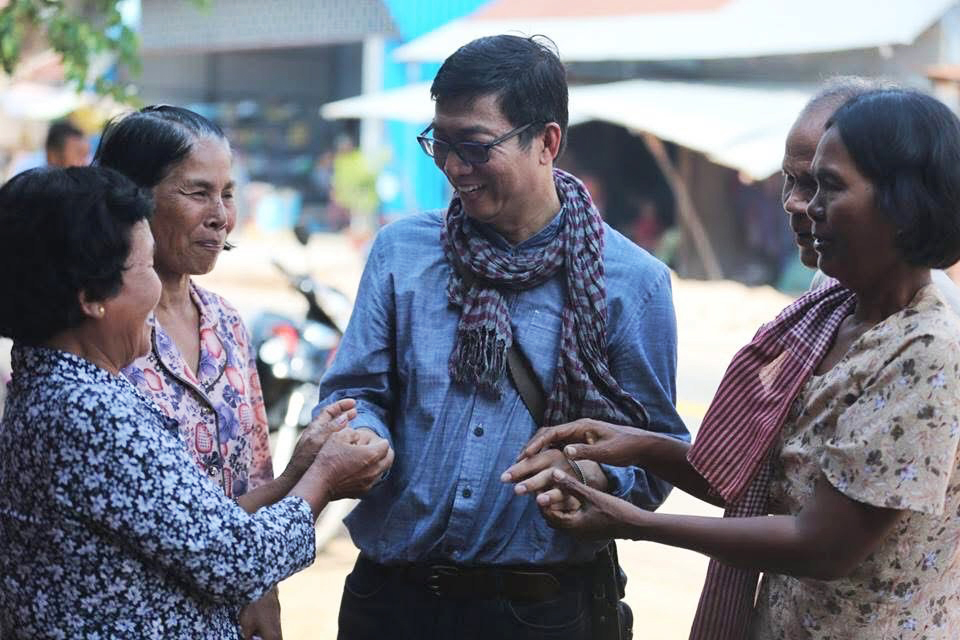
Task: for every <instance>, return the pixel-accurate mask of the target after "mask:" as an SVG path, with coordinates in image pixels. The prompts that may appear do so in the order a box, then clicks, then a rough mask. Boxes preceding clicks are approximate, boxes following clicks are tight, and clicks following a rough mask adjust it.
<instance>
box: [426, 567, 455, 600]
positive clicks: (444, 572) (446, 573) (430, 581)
mask: <svg viewBox="0 0 960 640" xmlns="http://www.w3.org/2000/svg"><path fill="white" fill-rule="evenodd" d="M459 575H460V569H459V568H458V567H454V566H451V565H445V564H438V565H434V566H432V567H430V575H428V576H427V579H426V585H427V590H428V591H430V593H432V594H433V595H434V596H436V597H438V598H439V597H441V596H442V595H443V585H442V584H441V583H440V581H441V580H443V579H444V578H452V577H456V576H459Z"/></svg>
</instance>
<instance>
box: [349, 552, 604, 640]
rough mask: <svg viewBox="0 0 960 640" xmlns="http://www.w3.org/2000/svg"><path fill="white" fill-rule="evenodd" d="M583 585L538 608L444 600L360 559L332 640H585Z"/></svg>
mask: <svg viewBox="0 0 960 640" xmlns="http://www.w3.org/2000/svg"><path fill="white" fill-rule="evenodd" d="M589 594H590V589H589V585H588V584H587V581H586V580H574V581H572V582H571V583H568V584H565V585H563V588H562V589H561V591H560V593H559V595H558V596H557V597H556V598H553V599H551V600H546V601H541V602H529V601H513V600H509V599H506V598H490V599H470V598H446V597H442V596H440V597H438V596H435V595H434V594H432V593H431V592H430V591H429V590H428V589H427V588H425V587H424V586H422V585H418V584H412V583H411V582H410V581H408V580H406V579H404V577H403V576H402V575H399V574H398V573H396V572H391V571H387V570H384V568H383V567H380V566H379V565H376V564H374V563H372V562H370V561H368V560H365V559H363V558H360V559H358V560H357V564H356V565H355V566H354V568H353V571H352V572H351V573H350V575H349V576H347V580H346V583H345V584H344V589H343V599H342V600H341V601H340V618H339V626H340V632H339V635H338V636H337V638H338V640H384V639H386V638H389V639H390V640H450V639H451V638H456V639H457V640H473V639H477V640H481V639H482V640H489V639H491V638H505V639H512V638H517V639H520V640H590V609H589V606H588V605H589Z"/></svg>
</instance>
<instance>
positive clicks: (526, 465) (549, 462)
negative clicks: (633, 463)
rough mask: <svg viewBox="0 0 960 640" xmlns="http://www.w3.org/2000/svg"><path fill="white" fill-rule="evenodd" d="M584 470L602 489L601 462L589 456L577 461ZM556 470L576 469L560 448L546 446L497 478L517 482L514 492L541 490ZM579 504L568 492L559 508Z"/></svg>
mask: <svg viewBox="0 0 960 640" xmlns="http://www.w3.org/2000/svg"><path fill="white" fill-rule="evenodd" d="M576 464H577V466H578V467H579V468H580V471H581V472H582V473H583V476H584V480H585V481H586V482H587V484H590V485H593V486H595V487H596V488H598V489H600V490H601V491H605V490H606V488H607V476H606V475H605V474H604V473H603V470H602V469H601V468H600V465H598V464H596V463H595V462H591V461H589V460H584V461H582V462H579V463H576ZM557 471H566V472H568V473H576V471H575V470H574V468H573V464H572V463H571V462H570V461H568V460H567V458H566V457H564V455H563V452H562V451H560V450H559V449H547V450H546V451H542V452H540V453H538V454H536V455H534V456H533V457H531V458H526V459H524V460H521V461H520V462H518V463H517V464H515V465H513V466H512V467H510V468H509V469H507V470H506V471H505V472H504V473H503V475H502V476H500V480H501V481H503V482H516V483H517V484H516V486H515V487H514V488H513V490H514V492H515V493H516V494H517V495H525V494H530V495H533V494H535V493H542V492H546V491H548V490H550V489H551V488H553V486H554V484H553V482H554V481H553V474H554V472H557ZM579 506H580V504H579V503H578V502H577V501H576V499H575V498H573V497H570V496H568V497H567V498H566V499H564V500H563V501H562V504H561V506H560V508H563V509H570V510H572V509H577V508H579Z"/></svg>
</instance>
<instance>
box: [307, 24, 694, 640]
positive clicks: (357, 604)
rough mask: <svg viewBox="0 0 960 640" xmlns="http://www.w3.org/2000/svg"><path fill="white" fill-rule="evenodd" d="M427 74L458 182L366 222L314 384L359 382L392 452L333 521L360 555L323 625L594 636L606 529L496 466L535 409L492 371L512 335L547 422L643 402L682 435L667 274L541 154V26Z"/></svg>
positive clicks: (612, 487) (547, 84) (394, 632)
mask: <svg viewBox="0 0 960 640" xmlns="http://www.w3.org/2000/svg"><path fill="white" fill-rule="evenodd" d="M431 93H432V95H433V97H434V98H435V100H436V113H435V116H434V119H433V123H432V124H431V126H430V127H429V129H428V131H425V132H424V133H423V134H422V136H421V144H422V145H423V147H424V150H425V151H426V152H427V153H428V154H429V155H431V156H432V157H433V159H434V161H435V163H436V165H437V167H438V168H439V169H441V170H442V171H443V172H444V174H445V176H446V177H447V179H448V180H449V181H450V183H451V185H452V186H453V188H454V189H455V191H456V193H455V196H454V198H453V200H452V201H451V203H450V207H449V209H448V210H447V212H446V213H445V214H443V213H442V212H431V213H425V214H421V215H414V216H409V217H406V218H403V219H400V220H398V221H396V222H394V223H392V224H390V225H388V226H387V227H385V228H384V229H383V230H382V231H381V232H380V234H379V235H378V236H377V238H376V240H375V242H374V245H373V247H372V249H371V252H370V258H369V261H368V263H367V266H366V268H365V270H364V274H363V277H362V279H361V283H360V288H359V293H358V297H357V303H356V307H355V309H354V313H353V317H352V318H351V321H350V325H349V327H348V328H347V331H346V334H345V335H344V338H343V341H342V342H341V345H340V348H339V351H338V353H337V358H336V360H335V361H334V363H333V365H332V367H331V369H330V371H329V373H328V374H327V375H326V376H325V377H324V379H323V381H322V384H321V392H320V397H321V398H325V400H324V402H330V401H334V400H336V399H339V398H343V397H355V398H356V399H357V409H358V413H359V415H358V417H357V420H356V421H355V424H356V425H358V427H365V428H368V429H371V430H373V431H375V432H376V433H377V434H378V435H379V436H380V437H382V438H384V439H386V440H388V441H390V442H391V443H392V445H393V446H394V447H396V449H397V457H396V462H395V464H394V466H393V468H392V469H391V471H390V474H389V475H388V476H387V477H386V479H385V480H384V481H383V482H382V483H381V484H380V485H378V486H377V487H375V488H374V489H373V490H372V491H371V492H370V493H369V494H368V495H367V496H365V497H364V499H363V500H362V501H361V503H360V505H359V506H358V507H357V508H356V509H355V510H354V511H353V513H352V514H351V515H350V516H349V517H348V518H347V525H348V527H349V529H350V533H351V536H352V537H353V540H354V542H355V543H356V544H357V546H359V547H360V557H359V558H358V560H357V563H356V566H355V567H354V570H353V572H352V573H351V574H350V575H349V576H348V577H347V579H346V583H345V585H344V593H343V599H342V602H341V608H340V637H341V638H345V639H350V640H358V639H366V638H382V637H391V638H416V639H417V640H426V639H430V638H451V637H457V638H493V637H496V638H530V639H535V638H548V637H549V638H554V639H557V640H561V639H565V638H570V639H584V638H591V637H595V636H593V635H592V630H591V624H592V622H593V621H592V619H591V617H592V616H591V611H590V607H591V602H592V600H593V598H592V591H591V587H592V573H593V570H594V566H593V564H592V561H593V559H594V557H595V554H596V552H597V550H598V549H599V548H600V547H601V546H602V544H582V543H578V542H577V541H576V540H574V539H573V538H572V537H570V536H568V535H566V534H564V533H562V532H555V531H552V530H551V529H550V528H549V527H547V526H546V523H545V522H544V521H543V519H542V518H541V517H540V515H539V513H538V511H537V506H536V504H535V502H534V500H533V499H531V497H529V496H517V495H514V493H513V492H512V491H510V490H509V489H508V488H507V487H505V486H504V485H503V484H501V483H500V482H499V476H500V473H501V472H502V471H503V470H504V469H506V468H507V467H508V466H509V465H510V464H511V463H512V462H513V460H514V459H515V456H516V452H517V451H518V450H519V448H520V447H521V446H522V445H523V443H525V442H526V441H527V439H528V438H529V436H530V434H532V433H533V431H534V429H535V428H536V426H537V425H536V424H535V423H534V421H533V419H532V418H531V414H530V413H529V412H528V410H527V408H526V407H525V406H524V404H523V403H522V401H521V399H520V396H519V395H518V393H517V391H516V389H515V388H514V386H513V384H512V383H511V382H510V380H509V379H508V378H507V375H506V363H505V358H506V350H507V347H508V345H510V344H511V343H516V344H518V345H519V348H520V349H521V350H522V351H523V353H524V354H526V356H527V357H528V358H529V360H530V362H531V364H532V368H533V370H534V371H535V377H536V378H537V379H538V380H539V383H540V385H541V386H542V387H543V389H544V390H545V395H546V397H547V398H548V400H547V409H546V420H547V422H548V423H551V424H552V423H558V422H565V421H568V420H571V419H573V418H576V417H580V416H597V417H598V416H608V417H612V416H619V419H620V420H624V419H627V420H643V419H645V417H646V416H648V415H649V417H650V424H651V428H657V429H661V430H662V431H663V432H665V433H668V434H670V435H671V436H673V437H677V438H684V437H686V436H687V432H686V429H685V428H684V426H683V423H682V421H681V420H680V418H679V417H678V416H677V414H676V411H675V409H674V378H675V366H676V329H675V319H674V312H673V304H672V301H671V293H670V275H669V272H668V270H667V269H666V267H664V266H663V265H662V264H661V263H659V262H657V261H656V260H655V259H653V258H652V257H650V256H649V255H648V254H647V253H646V252H644V251H643V250H642V249H640V248H639V247H637V246H636V245H634V244H633V243H632V242H630V241H629V240H628V239H626V238H624V237H623V236H622V235H620V234H618V233H616V232H615V231H613V230H612V229H611V228H610V227H609V226H607V225H605V224H604V223H603V222H602V220H601V219H600V216H599V214H598V212H597V210H596V208H595V207H594V206H593V203H592V201H591V199H590V195H589V194H588V193H587V191H586V188H585V187H584V186H583V184H582V183H581V182H580V181H579V180H578V179H577V178H575V177H574V176H572V175H570V174H567V173H564V172H560V171H556V170H555V169H554V163H555V160H556V158H557V156H558V155H559V153H560V151H561V149H562V148H563V144H564V140H565V135H566V127H567V84H566V73H565V70H564V68H563V65H562V63H561V62H560V60H559V59H558V57H557V55H556V53H555V52H553V51H552V50H550V49H549V48H548V47H547V46H545V44H543V43H542V42H540V41H538V40H536V39H530V38H521V37H516V36H494V37H489V38H481V39H479V40H475V41H473V42H471V43H469V44H467V45H465V46H464V47H462V48H460V49H459V50H458V51H457V52H456V53H454V54H453V55H451V56H450V57H449V58H448V59H447V60H446V61H445V62H444V64H443V66H442V67H441V68H440V70H439V72H438V73H437V76H436V78H435V79H434V81H433V86H432V88H431ZM428 134H429V135H428ZM608 419H609V418H608ZM535 464H536V465H537V470H538V472H539V473H540V478H541V479H543V480H544V481H549V477H550V471H551V469H554V468H562V469H568V470H569V469H571V467H570V466H569V464H568V463H567V462H566V461H565V460H564V458H563V455H562V454H561V453H560V452H559V451H550V452H545V453H543V454H541V455H539V456H537V457H536V460H535ZM583 473H584V475H585V477H586V480H587V481H588V482H589V483H590V484H591V486H595V487H598V488H600V489H602V490H604V491H609V492H612V493H614V494H615V495H617V496H621V497H626V498H629V499H630V500H631V501H633V502H635V503H636V504H639V505H642V506H643V507H645V508H650V509H652V508H655V507H656V506H658V505H659V504H660V503H661V502H662V501H663V499H664V498H665V497H666V495H667V492H668V491H669V486H668V485H666V484H665V483H663V482H662V481H660V480H659V479H657V478H655V477H653V476H651V475H649V474H647V473H646V472H644V471H643V470H641V469H637V468H633V467H628V468H615V467H601V466H600V465H597V464H593V463H584V465H583ZM438 596H439V597H438Z"/></svg>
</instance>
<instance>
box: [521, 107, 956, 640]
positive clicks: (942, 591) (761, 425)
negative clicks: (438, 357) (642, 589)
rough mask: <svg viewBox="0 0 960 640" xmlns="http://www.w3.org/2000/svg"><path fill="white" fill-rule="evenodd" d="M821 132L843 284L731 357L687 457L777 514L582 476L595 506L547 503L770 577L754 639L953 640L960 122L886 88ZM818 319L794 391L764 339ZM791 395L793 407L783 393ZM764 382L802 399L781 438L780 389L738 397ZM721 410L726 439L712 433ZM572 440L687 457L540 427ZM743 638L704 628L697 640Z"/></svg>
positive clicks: (580, 429) (825, 238)
mask: <svg viewBox="0 0 960 640" xmlns="http://www.w3.org/2000/svg"><path fill="white" fill-rule="evenodd" d="M827 125H828V127H827V131H826V133H825V134H824V135H823V137H822V138H821V140H820V142H819V146H818V147H817V152H816V156H815V158H814V162H813V167H812V171H813V175H814V176H815V177H816V182H817V185H818V190H817V192H816V193H817V195H816V197H815V198H814V200H813V201H812V202H811V204H810V205H809V207H808V215H809V216H810V218H811V220H812V221H813V226H812V235H813V238H814V241H815V242H814V248H815V249H816V250H817V253H818V256H819V259H818V266H819V268H820V269H821V270H823V272H824V273H826V274H827V275H828V276H831V277H833V278H836V279H837V280H838V281H839V283H840V284H831V285H828V286H825V287H823V288H821V289H818V290H816V291H814V292H811V293H810V294H808V295H807V296H804V297H803V298H801V299H800V300H799V301H798V302H797V303H795V304H794V305H791V307H788V309H787V310H785V312H784V313H783V314H781V316H780V317H779V318H778V321H776V322H774V323H771V324H770V325H767V326H766V327H764V328H763V329H761V331H760V333H758V338H757V339H755V341H754V342H753V343H752V344H751V345H750V346H749V347H748V348H747V349H744V350H742V351H741V352H740V353H739V354H738V355H737V356H736V357H735V359H734V362H733V363H732V364H731V367H730V369H729V370H728V375H727V377H726V378H725V380H724V382H723V383H721V388H720V390H719V391H718V394H717V396H718V399H717V400H715V401H714V404H713V405H712V406H711V409H710V411H709V412H708V415H707V417H706V418H705V425H704V430H703V431H702V432H701V434H700V435H699V436H698V439H697V443H696V444H695V445H694V450H693V451H691V453H690V455H689V456H688V457H689V459H690V462H691V463H692V465H693V466H694V467H695V468H696V469H697V470H698V471H699V472H700V473H701V474H702V475H703V476H704V477H705V478H706V479H707V480H708V481H709V485H710V488H711V489H712V490H713V491H714V495H715V496H716V497H715V499H718V498H722V499H725V500H726V501H727V503H728V504H737V503H742V502H746V501H750V500H760V499H762V502H760V503H759V504H761V505H763V506H766V507H767V508H768V509H769V512H771V513H773V514H777V515H775V516H773V517H758V518H725V519H716V518H695V517H685V516H663V515H660V514H647V513H643V512H640V511H639V510H636V509H635V508H633V507H632V506H631V505H629V504H627V503H625V502H623V501H617V500H614V499H611V498H610V497H608V496H605V495H603V494H600V493H598V492H595V491H592V490H590V489H589V488H585V487H582V486H581V485H578V484H577V483H574V482H571V481H570V480H569V478H568V477H564V478H563V479H562V480H561V484H562V487H563V489H562V492H561V493H563V492H566V493H569V494H570V495H572V496H576V497H578V498H579V499H581V500H583V501H584V503H585V505H586V506H585V508H584V509H582V510H580V511H570V512H559V511H556V510H552V509H550V506H549V505H550V504H551V503H556V501H557V500H558V499H559V498H560V497H561V495H559V494H556V493H555V494H553V495H550V494H546V493H545V494H544V495H542V496H540V497H539V498H538V500H539V501H540V502H541V505H542V506H544V507H545V508H546V509H547V516H548V517H549V518H550V519H551V521H552V522H553V523H554V524H555V525H557V526H561V527H570V528H574V529H578V530H579V531H580V532H581V533H584V534H588V535H589V534H590V533H591V532H592V533H594V534H599V535H609V534H610V533H612V532H615V533H616V534H617V535H618V536H624V537H635V538H639V539H645V540H653V541H657V542H662V543H665V544H671V545H674V546H680V547H684V548H689V549H693V550H697V551H700V552H702V553H705V554H707V555H710V556H712V557H713V558H715V559H718V560H720V561H721V562H723V563H725V564H727V565H731V566H733V567H738V568H740V569H744V570H747V571H748V572H749V571H763V572H764V578H763V583H762V585H761V589H760V592H759V594H758V596H757V604H756V609H755V611H754V614H753V616H752V618H751V619H750V620H749V624H750V637H755V638H771V637H800V636H803V637H811V638H835V637H867V636H869V637H897V638H904V639H910V638H917V639H919V638H929V639H934V638H943V639H946V638H954V637H956V636H957V634H958V632H960V618H958V616H957V615H956V612H957V611H958V608H957V600H958V599H960V596H958V590H957V584H958V581H960V570H958V569H957V567H956V566H955V563H954V562H953V559H954V558H955V557H956V554H957V551H958V542H960V524H958V523H957V521H956V518H955V514H956V512H957V510H958V509H960V475H958V474H957V471H956V470H957V467H958V462H960V460H958V457H957V445H958V438H960V432H958V430H957V428H956V424H957V422H958V414H960V401H958V399H957V397H958V388H957V382H956V376H955V371H956V370H957V368H958V367H960V351H958V346H960V345H958V344H957V343H958V337H960V327H958V324H957V319H956V315H955V314H954V313H953V312H952V311H950V310H949V308H948V307H947V306H946V305H945V303H944V302H943V300H942V298H941V297H940V295H939V294H938V292H937V291H936V288H935V287H934V286H933V285H932V284H931V283H930V277H929V268H930V267H942V266H945V265H949V264H953V263H954V262H956V260H957V258H958V257H960V220H958V211H960V188H958V187H960V122H958V121H957V118H956V116H954V115H953V114H952V112H950V111H949V109H947V108H946V107H945V106H944V105H943V104H941V103H939V102H937V101H936V100H934V99H933V98H930V97H928V96H925V95H923V94H920V93H917V92H912V91H903V90H887V91H877V92H870V93H867V94H864V95H861V96H859V97H856V98H854V99H853V100H851V101H850V102H848V103H847V104H845V105H844V106H843V107H841V108H840V109H839V111H837V113H836V114H834V116H832V117H831V118H830V120H829V121H828V123H827ZM804 306H806V307H808V308H810V309H813V310H814V311H815V312H816V313H813V314H810V315H808V318H811V319H813V318H815V317H816V316H817V313H819V315H820V318H821V319H824V318H826V319H827V320H826V321H827V322H831V321H832V320H834V319H836V318H841V320H840V321H839V322H837V323H836V324H835V331H834V332H832V335H831V340H830V341H829V343H827V346H826V347H825V348H824V349H823V350H821V351H818V350H817V349H816V348H814V349H812V350H811V351H810V352H809V353H808V355H810V356H811V359H810V369H809V370H808V371H807V372H806V373H807V375H803V376H796V375H794V374H789V375H787V376H783V375H781V374H780V373H779V372H778V371H776V370H774V369H773V368H771V367H772V364H773V365H776V367H777V368H778V369H780V370H782V369H784V368H785V367H789V366H790V365H791V364H792V363H791V361H790V360H789V358H788V357H787V354H788V352H786V351H783V352H781V353H780V355H777V351H776V350H775V349H773V343H772V342H771V341H769V340H767V339H765V336H768V335H770V333H771V328H774V327H775V326H776V325H777V324H778V323H779V322H780V321H781V320H782V319H783V318H784V317H785V316H787V315H788V314H789V313H791V312H794V311H796V310H797V309H800V308H803V307H804ZM831 307H832V309H833V310H832V311H830V312H829V313H828V312H827V310H828V309H829V308H831ZM817 309H819V312H817ZM799 335H800V334H797V333H794V334H792V339H794V340H795V339H797V337H798V336H799ZM821 335H823V334H822V330H821ZM801 337H802V336H801ZM764 349H767V352H766V353H764V352H763V351H764ZM771 363H772V364H771ZM738 380H739V381H738ZM751 380H755V381H753V382H751ZM791 380H793V381H798V382H799V383H800V388H799V392H797V393H790V392H788V391H785V390H784V389H782V386H781V383H784V382H790V381H791ZM760 386H764V387H767V388H770V389H775V390H776V389H779V391H780V393H781V394H782V396H783V397H789V398H791V400H792V401H791V402H789V410H788V413H787V415H786V417H785V419H784V420H783V421H782V422H780V421H778V420H776V419H769V418H771V417H773V414H774V410H775V409H776V408H777V407H780V406H783V405H782V403H781V402H777V401H772V402H771V400H773V398H772V396H773V395H774V394H775V393H777V391H774V392H773V393H768V394H767V397H764V394H762V393H759V392H757V393H756V395H750V396H749V401H748V400H745V398H744V396H743V394H738V393H737V392H738V391H742V390H744V389H749V388H751V387H753V388H755V389H759V387H760ZM728 397H729V398H730V400H729V401H727V400H726V398H728ZM764 402H770V404H769V405H768V407H767V409H766V411H767V412H768V415H767V416H766V417H767V418H768V419H767V420H765V421H764V420H756V419H754V418H755V416H748V417H749V419H748V420H745V421H743V422H741V423H740V424H739V425H737V420H738V419H740V418H742V417H743V416H742V415H738V413H737V409H736V408H734V406H733V405H734V404H738V405H740V406H742V405H744V404H753V405H756V406H762V405H763V404H764ZM721 413H725V415H724V416H723V419H726V420H729V421H730V423H729V424H728V425H726V426H724V425H723V423H721V422H717V421H716V420H715V419H714V418H715V417H716V416H718V415H720V414H721ZM711 414H712V415H711ZM735 425H736V426H735ZM561 432H565V433H561ZM568 439H569V440H580V441H586V442H587V443H592V444H593V445H596V444H600V445H601V446H591V445H590V444H588V445H574V446H572V447H567V449H566V451H567V453H568V455H572V456H574V457H577V458H579V457H580V456H582V455H585V454H587V455H592V456H593V457H594V458H596V459H601V460H609V461H613V459H615V458H619V457H621V456H625V457H628V458H630V459H633V460H640V461H648V460H650V461H653V460H655V459H656V458H657V453H658V451H657V450H658V449H659V453H661V454H664V455H663V457H662V458H661V463H660V464H661V465H663V464H664V463H666V462H667V461H668V460H671V459H674V460H675V457H674V455H673V453H674V452H675V449H676V448H675V447H672V444H671V443H659V444H658V443H657V442H656V440H657V438H656V437H655V436H651V435H650V434H645V433H644V432H642V431H638V430H632V429H625V428H623V427H614V426H610V425H599V424H588V423H586V422H582V423H580V424H579V425H569V426H565V427H560V428H558V429H557V430H556V432H547V431H544V432H542V433H541V434H540V435H539V436H538V437H537V438H535V439H534V441H533V442H532V443H531V446H530V448H529V449H528V451H534V450H538V449H539V447H541V446H544V445H549V444H551V443H556V442H562V441H564V440H568ZM721 440H723V441H724V442H723V443H720V444H714V443H715V442H717V443H719V442H720V441H721ZM664 444H665V446H664ZM697 447H701V449H700V451H699V452H698V451H697ZM615 451H616V454H615V455H609V454H614V452H615ZM704 451H706V453H704ZM768 456H772V458H771V460H772V463H771V464H770V465H769V466H766V465H765V464H764V461H765V460H766V459H767V457H768ZM766 474H769V475H768V476H767V478H766V480H764V481H761V480H762V479H763V476H764V475H766ZM757 487H762V488H763V489H765V493H764V494H762V496H761V495H758V494H756V493H755V492H754V489H755V488H757ZM555 491H556V490H555ZM836 594H842V597H839V596H837V595H836ZM718 595H720V599H721V600H722V601H723V602H724V605H723V606H725V607H726V608H727V609H728V610H729V609H732V608H735V607H736V606H737V604H738V603H737V599H736V598H735V597H732V596H731V595H730V594H727V595H726V596H725V597H724V596H723V595H722V594H718ZM747 595H748V596H749V600H748V602H750V603H752V600H753V592H752V591H750V592H749V593H748V594H747ZM703 605H704V603H703V601H701V610H702V609H703ZM716 606H720V605H719V603H717V604H716ZM743 632H744V630H743V629H741V630H740V631H739V633H740V635H737V631H736V630H735V629H734V628H733V627H727V626H725V627H723V628H719V627H714V628H710V627H706V628H701V629H696V628H695V630H694V637H710V638H718V637H719V638H726V637H741V636H742V635H743Z"/></svg>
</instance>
